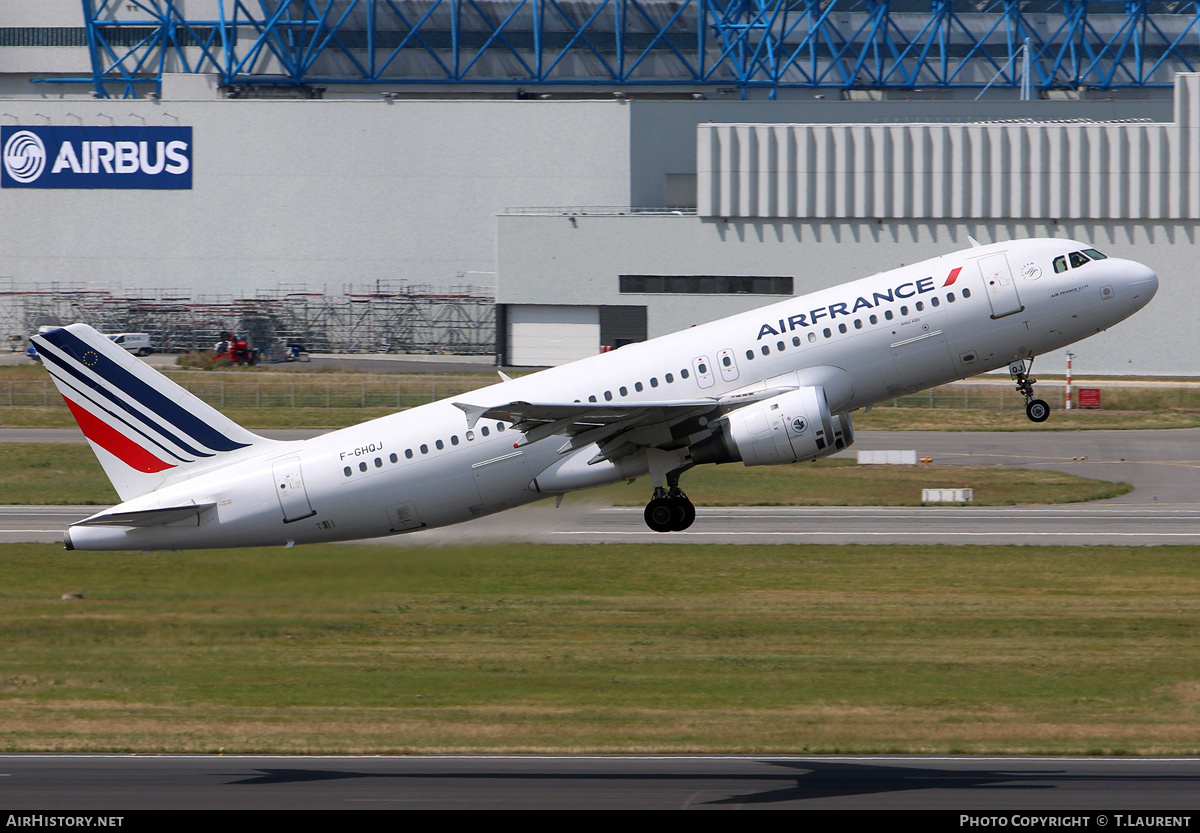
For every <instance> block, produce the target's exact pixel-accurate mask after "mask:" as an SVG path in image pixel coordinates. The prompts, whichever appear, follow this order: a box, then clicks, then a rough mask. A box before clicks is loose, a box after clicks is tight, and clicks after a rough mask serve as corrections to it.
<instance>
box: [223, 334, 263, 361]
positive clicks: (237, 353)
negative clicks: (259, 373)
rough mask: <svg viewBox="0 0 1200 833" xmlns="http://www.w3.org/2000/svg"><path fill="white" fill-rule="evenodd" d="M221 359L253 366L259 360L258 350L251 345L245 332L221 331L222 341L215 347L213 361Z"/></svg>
mask: <svg viewBox="0 0 1200 833" xmlns="http://www.w3.org/2000/svg"><path fill="white" fill-rule="evenodd" d="M221 359H228V360H229V361H230V363H231V364H244V365H248V366H252V365H254V363H255V362H257V361H258V350H256V349H254V348H253V347H251V346H250V342H249V341H247V339H246V334H245V333H221V341H218V342H217V344H216V346H215V347H213V361H220V360H221Z"/></svg>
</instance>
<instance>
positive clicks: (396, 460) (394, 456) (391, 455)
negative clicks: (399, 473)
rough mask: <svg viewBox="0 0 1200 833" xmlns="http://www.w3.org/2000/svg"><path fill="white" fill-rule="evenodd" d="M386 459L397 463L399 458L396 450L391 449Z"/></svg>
mask: <svg viewBox="0 0 1200 833" xmlns="http://www.w3.org/2000/svg"><path fill="white" fill-rule="evenodd" d="M388 461H389V462H392V463H399V462H400V458H399V457H397V456H396V452H394V451H393V452H392V453H391V454H389V455H388Z"/></svg>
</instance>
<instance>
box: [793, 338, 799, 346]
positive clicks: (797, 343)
mask: <svg viewBox="0 0 1200 833" xmlns="http://www.w3.org/2000/svg"><path fill="white" fill-rule="evenodd" d="M792 346H793V347H799V346H800V336H792Z"/></svg>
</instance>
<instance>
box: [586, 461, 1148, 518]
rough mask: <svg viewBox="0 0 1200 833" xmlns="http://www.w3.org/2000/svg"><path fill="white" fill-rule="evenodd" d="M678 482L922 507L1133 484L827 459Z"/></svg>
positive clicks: (1047, 498) (622, 499) (780, 498)
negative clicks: (965, 497)
mask: <svg viewBox="0 0 1200 833" xmlns="http://www.w3.org/2000/svg"><path fill="white" fill-rule="evenodd" d="M682 485H683V487H684V490H685V491H686V492H687V494H688V497H690V498H691V499H692V500H693V501H694V502H695V503H697V504H699V505H702V506H919V505H921V490H922V489H974V490H975V493H974V505H976V506H1007V505H1014V504H1021V503H1038V504H1047V503H1078V502H1081V501H1087V500H1104V499H1107V498H1112V497H1118V496H1120V495H1123V494H1126V493H1127V492H1129V491H1131V490H1132V489H1133V487H1132V486H1130V485H1129V484H1127V483H1109V482H1107V481H1103V480H1091V479H1088V478H1083V477H1076V476H1074V475H1071V474H1064V473H1062V472H1056V471H1030V470H1028V469H1002V468H996V467H985V466H937V465H931V466H930V467H928V468H925V467H924V466H920V467H914V466H859V465H857V464H856V463H855V462H854V461H853V460H845V459H828V458H826V459H823V460H817V461H816V462H815V463H797V464H795V465H791V466H760V467H755V468H747V467H745V466H743V465H741V464H740V463H738V464H730V465H722V466H698V467H696V468H694V469H691V470H690V471H688V472H687V474H686V475H684V478H683V482H682ZM635 488H636V487H635ZM631 491H632V490H630V489H628V488H626V486H625V485H624V484H620V485H616V486H608V487H605V488H604V489H601V490H597V491H595V492H589V493H588V494H595V495H597V496H599V497H600V499H602V500H603V499H608V500H611V501H612V502H613V503H615V504H617V505H621V506H641V505H643V504H644V503H645V495H644V494H642V491H643V490H641V489H639V490H637V492H636V493H635V494H631Z"/></svg>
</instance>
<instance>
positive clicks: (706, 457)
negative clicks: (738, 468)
mask: <svg viewBox="0 0 1200 833" xmlns="http://www.w3.org/2000/svg"><path fill="white" fill-rule="evenodd" d="M853 442H854V426H853V425H852V424H851V422H850V415H849V414H838V415H837V416H833V415H832V414H830V413H829V404H828V403H827V402H826V401H825V390H824V389H823V388H819V387H802V388H797V389H796V390H793V391H788V392H787V393H784V394H780V395H779V396H773V397H771V398H770V399H764V400H762V401H761V402H755V403H754V404H752V405H747V406H746V407H744V408H739V409H738V410H736V411H733V412H732V413H730V414H728V415H726V416H724V417H722V419H721V422H720V428H719V430H718V431H717V432H715V433H714V434H713V435H712V436H711V437H707V438H705V439H704V440H701V441H700V442H698V443H696V444H695V445H693V446H692V447H691V454H692V460H693V461H694V462H696V463H729V462H733V461H736V460H741V461H742V462H743V463H745V464H746V465H747V466H773V465H778V464H781V463H795V462H798V461H800V460H815V459H817V458H818V457H825V456H828V455H830V454H833V453H834V452H835V451H841V450H842V449H843V448H847V447H849V445H850V444H851V443H853Z"/></svg>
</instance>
